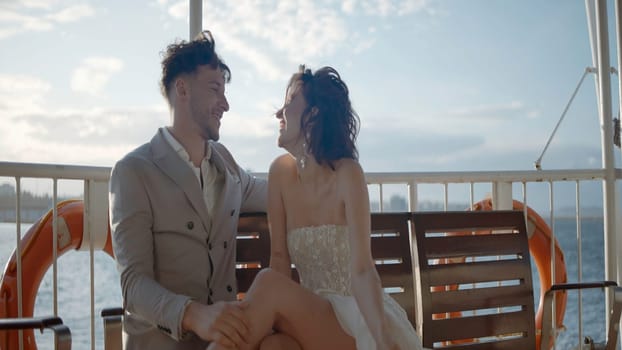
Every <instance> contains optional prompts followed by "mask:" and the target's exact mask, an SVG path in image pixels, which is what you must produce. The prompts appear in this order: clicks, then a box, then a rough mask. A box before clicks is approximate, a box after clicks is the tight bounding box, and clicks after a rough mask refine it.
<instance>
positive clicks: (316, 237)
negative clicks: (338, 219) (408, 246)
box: [287, 225, 423, 350]
mask: <svg viewBox="0 0 622 350" xmlns="http://www.w3.org/2000/svg"><path fill="white" fill-rule="evenodd" d="M287 248H288V250H289V255H290V257H291V259H292V262H293V263H294V264H295V265H296V269H297V270H298V274H299V276H300V284H301V285H302V286H303V287H305V288H307V289H309V290H311V291H313V292H315V293H316V294H318V295H320V296H322V297H323V298H325V299H327V300H328V301H329V302H330V303H331V304H332V306H333V309H334V311H335V314H336V315H337V319H338V321H339V323H340V324H341V327H342V328H343V330H344V331H345V332H346V333H348V334H349V335H351V336H352V337H353V338H354V339H355V340H356V348H357V350H375V349H376V342H375V340H374V338H373V336H372V335H371V332H370V331H369V328H368V327H367V324H366V323H365V319H364V318H363V315H362V314H361V312H360V310H359V308H358V305H357V303H356V300H355V299H354V297H353V296H352V293H351V287H350V244H349V241H348V232H347V227H346V226H340V225H323V226H312V227H302V228H297V229H293V230H290V231H289V233H288V235H287ZM383 299H384V312H385V314H386V316H387V319H388V320H389V323H390V327H389V328H390V329H391V333H392V334H391V335H392V337H393V338H394V339H396V340H397V343H398V344H399V346H400V349H403V350H411V349H423V347H422V346H421V342H420V341H419V338H418V337H417V334H416V333H415V330H414V329H413V327H412V325H411V324H410V322H409V321H408V317H407V316H406V312H405V311H404V309H402V307H401V306H400V305H399V304H398V303H397V302H396V301H395V300H393V298H391V297H390V296H389V295H387V294H386V293H383Z"/></svg>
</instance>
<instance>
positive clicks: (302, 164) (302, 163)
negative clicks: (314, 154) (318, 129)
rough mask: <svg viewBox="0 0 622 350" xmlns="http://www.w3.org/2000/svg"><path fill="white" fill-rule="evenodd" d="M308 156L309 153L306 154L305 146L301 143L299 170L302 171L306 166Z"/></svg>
mask: <svg viewBox="0 0 622 350" xmlns="http://www.w3.org/2000/svg"><path fill="white" fill-rule="evenodd" d="M308 156H309V152H307V144H306V143H305V142H303V143H302V156H301V157H299V160H298V162H299V163H300V169H304V168H305V166H306V165H307V157H308Z"/></svg>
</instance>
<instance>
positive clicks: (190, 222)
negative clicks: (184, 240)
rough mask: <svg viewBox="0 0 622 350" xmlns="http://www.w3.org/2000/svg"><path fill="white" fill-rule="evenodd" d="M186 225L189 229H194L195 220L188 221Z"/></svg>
mask: <svg viewBox="0 0 622 350" xmlns="http://www.w3.org/2000/svg"><path fill="white" fill-rule="evenodd" d="M186 227H187V228H188V230H192V229H193V228H194V222H192V221H188V222H187V223H186Z"/></svg>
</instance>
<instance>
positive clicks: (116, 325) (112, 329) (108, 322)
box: [101, 307, 123, 350]
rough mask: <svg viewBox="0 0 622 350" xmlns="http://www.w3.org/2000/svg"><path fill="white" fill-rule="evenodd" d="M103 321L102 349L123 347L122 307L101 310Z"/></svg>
mask: <svg viewBox="0 0 622 350" xmlns="http://www.w3.org/2000/svg"><path fill="white" fill-rule="evenodd" d="M101 317H102V319H103V321H104V350H121V349H122V348H123V308H120V307H111V308H105V309H103V310H102V311H101Z"/></svg>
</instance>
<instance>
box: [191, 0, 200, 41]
mask: <svg viewBox="0 0 622 350" xmlns="http://www.w3.org/2000/svg"><path fill="white" fill-rule="evenodd" d="M188 14H189V17H190V28H189V29H190V38H189V40H192V39H194V38H195V37H196V36H197V35H199V33H201V31H202V28H203V23H202V22H203V0H190V6H189V9H188Z"/></svg>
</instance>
